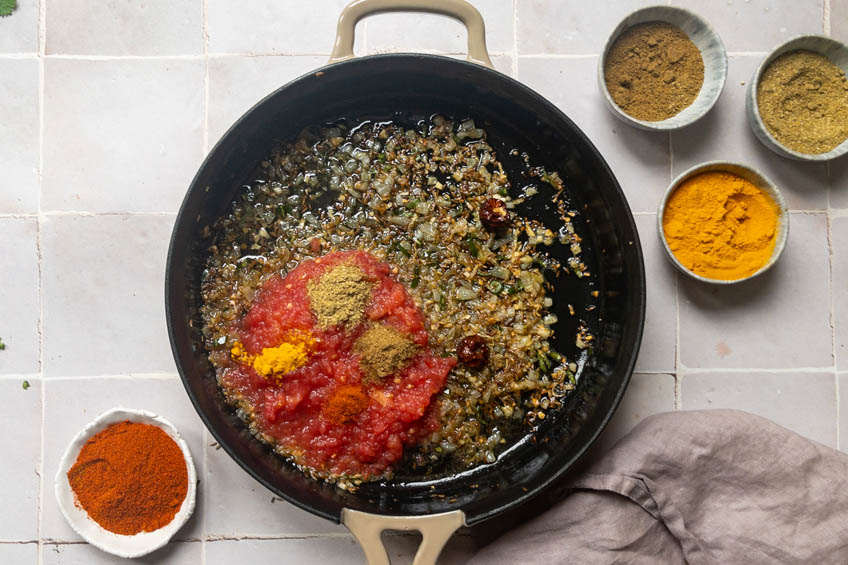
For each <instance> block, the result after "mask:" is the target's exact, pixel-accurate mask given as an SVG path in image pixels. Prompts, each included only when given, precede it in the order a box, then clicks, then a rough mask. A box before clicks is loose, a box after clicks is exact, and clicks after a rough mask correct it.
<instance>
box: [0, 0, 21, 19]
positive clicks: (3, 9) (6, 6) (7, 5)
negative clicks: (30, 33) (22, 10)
mask: <svg viewBox="0 0 848 565" xmlns="http://www.w3.org/2000/svg"><path fill="white" fill-rule="evenodd" d="M17 7H18V2H17V0H0V17H6V16H11V15H12V12H14V11H15V9H16V8H17Z"/></svg>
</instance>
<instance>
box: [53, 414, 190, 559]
mask: <svg viewBox="0 0 848 565" xmlns="http://www.w3.org/2000/svg"><path fill="white" fill-rule="evenodd" d="M125 420H129V421H131V422H142V423H144V424H152V425H154V426H158V427H160V428H162V430H164V431H165V433H167V434H168V435H169V436H171V439H173V440H174V441H175V442H177V445H179V446H180V449H181V450H182V452H183V456H184V457H185V461H186V468H187V470H188V492H187V493H186V497H185V500H183V504H182V506H181V507H180V510H179V511H178V512H177V514H176V515H175V516H174V519H173V520H171V522H170V523H169V524H168V525H166V526H164V527H162V528H159V529H158V530H155V531H153V532H142V533H139V534H135V535H133V536H125V535H120V534H115V533H112V532H110V531H108V530H105V529H103V527H101V526H100V524H98V523H97V522H95V521H94V520H92V519H91V518H89V516H88V514H87V513H86V511H85V510H83V509H82V508H79V507H78V506H77V505H76V504H75V501H74V493H73V490H72V489H71V485H70V483H69V482H68V470H69V469H70V468H71V467H72V466H73V464H74V462H76V459H77V457H78V456H79V452H80V449H82V446H83V445H84V444H85V442H86V441H88V440H89V438H91V436H93V435H95V434H97V433H99V432H101V431H103V430H104V429H106V428H107V427H109V426H110V425H112V424H114V423H116V422H123V421H125ZM196 497H197V472H196V471H195V468H194V462H193V461H192V459H191V453H189V450H188V446H187V445H186V442H185V441H184V440H183V438H182V437H180V434H179V432H177V429H176V428H175V427H174V426H173V424H171V423H170V422H168V421H167V420H165V419H164V418H162V417H160V416H157V415H156V414H153V413H152V412H147V411H144V410H130V409H125V408H113V409H112V410H109V411H108V412H105V413H103V414H101V415H100V416H98V417H97V418H96V419H95V420H94V421H93V422H91V423H90V424H88V425H87V426H86V427H85V428H83V430H82V431H81V432H80V433H78V434H77V436H76V437H75V438H74V439H73V441H71V444H70V445H69V446H68V449H67V450H66V451H65V455H64V456H63V457H62V461H61V462H60V463H59V470H58V471H57V473H56V500H57V501H58V502H59V508H61V509H62V514H64V515H65V519H67V520H68V523H69V524H70V525H71V527H72V528H73V529H74V530H75V531H76V532H77V533H78V534H79V535H81V536H82V537H83V538H84V539H85V540H86V541H87V542H88V543H90V544H91V545H93V546H95V547H98V548H100V549H102V550H103V551H105V552H107V553H111V554H113V555H118V556H120V557H126V558H131V557H141V556H142V555H147V554H148V553H150V552H152V551H155V550H157V549H159V548H160V547H162V546H164V545H165V544H166V543H168V541H170V539H171V538H172V537H173V535H174V534H175V533H177V531H178V530H179V529H180V528H181V527H182V526H183V525H184V524H185V523H186V521H188V519H189V517H191V514H192V512H194V504H195V500H196Z"/></svg>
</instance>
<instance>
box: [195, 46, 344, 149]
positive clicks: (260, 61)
mask: <svg viewBox="0 0 848 565" xmlns="http://www.w3.org/2000/svg"><path fill="white" fill-rule="evenodd" d="M326 63H327V57H326V56H323V55H305V56H293V57H275V56H266V57H218V58H214V59H211V60H210V61H209V145H210V148H211V147H212V145H214V144H215V142H216V141H218V139H220V137H221V136H222V135H223V134H224V132H226V131H227V129H228V128H229V127H230V126H231V125H232V124H233V122H235V121H236V120H237V119H238V118H239V117H240V116H241V115H242V114H244V113H245V112H247V110H249V109H250V108H251V107H252V106H253V105H254V104H255V103H257V102H259V100H261V99H262V98H264V97H265V96H266V95H268V94H270V93H271V92H273V91H274V90H276V89H278V88H280V87H281V86H283V85H284V84H286V83H287V82H289V81H291V80H294V79H296V78H297V77H299V76H301V75H303V74H306V73H307V72H309V71H311V70H313V69H316V68H318V67H321V66H323V65H325V64H326Z"/></svg>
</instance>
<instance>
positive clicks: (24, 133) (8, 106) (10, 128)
mask: <svg viewBox="0 0 848 565" xmlns="http://www.w3.org/2000/svg"><path fill="white" fill-rule="evenodd" d="M10 17H11V16H10ZM2 41H3V18H0V42H2ZM38 129H39V125H38V61H37V60H36V59H5V60H0V140H3V142H2V150H0V171H2V173H0V214H3V213H7V214H8V213H18V214H20V213H32V212H37V211H38V133H39V131H38Z"/></svg>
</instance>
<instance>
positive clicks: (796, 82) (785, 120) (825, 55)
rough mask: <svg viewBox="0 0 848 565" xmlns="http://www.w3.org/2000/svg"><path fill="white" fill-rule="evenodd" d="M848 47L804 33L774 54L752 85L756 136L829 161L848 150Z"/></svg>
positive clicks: (800, 155)
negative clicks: (847, 74)
mask: <svg viewBox="0 0 848 565" xmlns="http://www.w3.org/2000/svg"><path fill="white" fill-rule="evenodd" d="M846 73H848V46H846V45H845V44H844V43H840V42H839V41H836V40H834V39H831V38H829V37H825V36H822V35H801V36H798V37H795V38H792V39H790V40H789V41H787V42H786V43H783V44H782V45H780V46H778V47H777V48H776V49H774V50H773V51H772V52H771V53H769V54H768V55H767V56H766V58H765V59H763V61H762V63H760V65H759V67H758V68H757V71H756V72H755V73H754V78H753V79H752V80H751V81H750V83H749V84H748V92H747V96H746V98H745V109H746V111H747V114H748V123H749V125H750V126H751V129H752V130H753V132H754V135H756V136H757V138H758V139H759V140H760V141H761V142H762V143H763V144H764V145H765V146H766V147H768V148H769V149H771V150H772V151H774V152H775V153H777V154H778V155H782V156H783V157H789V158H790V159H797V160H801V161H828V160H830V159H834V158H836V157H839V156H841V155H845V154H846V153H848V78H846Z"/></svg>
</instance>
